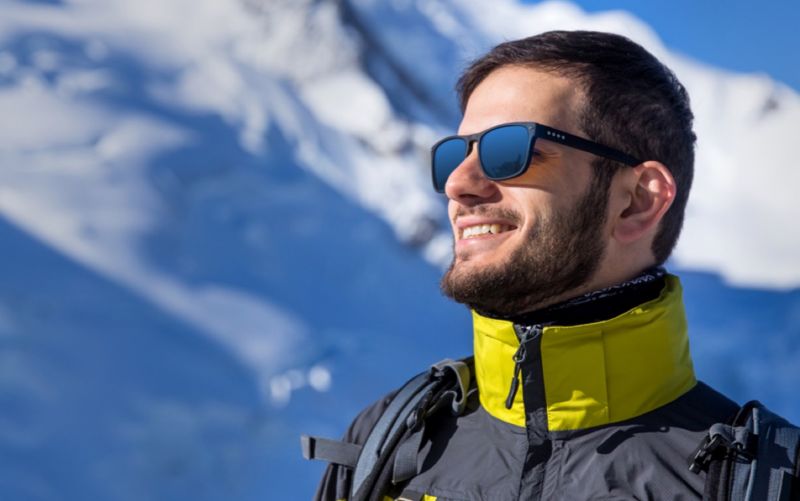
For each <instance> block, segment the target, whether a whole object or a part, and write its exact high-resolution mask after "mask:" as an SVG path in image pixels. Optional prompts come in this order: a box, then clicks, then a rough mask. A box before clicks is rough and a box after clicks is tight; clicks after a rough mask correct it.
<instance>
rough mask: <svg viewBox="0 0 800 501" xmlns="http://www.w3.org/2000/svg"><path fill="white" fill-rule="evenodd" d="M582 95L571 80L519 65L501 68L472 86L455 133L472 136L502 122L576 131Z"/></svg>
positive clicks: (575, 83)
mask: <svg viewBox="0 0 800 501" xmlns="http://www.w3.org/2000/svg"><path fill="white" fill-rule="evenodd" d="M582 104H583V92H582V91H581V89H580V87H579V86H578V84H577V82H576V81H575V80H574V79H571V78H568V77H563V76H559V75H554V74H553V73H547V72H544V71H541V70H537V69H534V68H530V67H523V66H503V67H500V68H498V69H496V70H494V71H492V72H491V73H490V74H489V75H488V76H487V77H486V78H484V80H483V81H482V82H481V83H480V84H478V86H477V87H475V90H474V91H473V92H472V94H471V95H470V97H469V100H468V101H467V106H466V109H465V110H464V118H463V119H462V121H461V126H460V127H459V134H473V133H475V132H480V131H482V130H485V129H488V128H489V127H492V126H494V125H497V124H501V123H506V122H539V123H542V124H545V125H550V126H551V127H555V128H558V129H562V130H566V131H569V132H573V133H575V132H579V130H578V128H577V115H578V111H579V109H580V106H581V105H582Z"/></svg>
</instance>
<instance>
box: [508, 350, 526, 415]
mask: <svg viewBox="0 0 800 501" xmlns="http://www.w3.org/2000/svg"><path fill="white" fill-rule="evenodd" d="M526 355H527V353H526V351H525V345H524V344H522V343H520V345H519V348H517V351H516V353H514V356H513V357H512V359H513V360H514V378H513V379H512V380H511V388H509V390H508V397H506V409H510V408H511V406H512V405H514V397H516V396H517V390H518V389H519V373H520V371H521V370H522V362H523V361H524V360H525V356H526Z"/></svg>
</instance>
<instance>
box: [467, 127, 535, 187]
mask: <svg viewBox="0 0 800 501" xmlns="http://www.w3.org/2000/svg"><path fill="white" fill-rule="evenodd" d="M528 141H529V136H528V128H527V127H525V126H524V125H505V126H503V127H498V128H496V129H492V130H490V131H489V132H487V133H486V134H484V135H483V137H482V138H481V141H480V144H478V155H479V156H480V159H481V165H482V166H483V171H484V173H485V174H486V176H487V177H489V178H490V179H507V178H510V177H514V176H518V175H520V174H522V172H523V171H524V170H525V168H526V167H527V163H528V151H529V149H530V147H529V145H528Z"/></svg>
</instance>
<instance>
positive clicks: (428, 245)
mask: <svg viewBox="0 0 800 501" xmlns="http://www.w3.org/2000/svg"><path fill="white" fill-rule="evenodd" d="M555 28H559V29H572V28H588V29H600V30H609V31H616V32H619V33H622V34H626V35H628V36H630V37H632V38H634V39H635V40H637V41H639V42H640V43H643V44H644V45H645V46H647V47H648V48H650V49H651V50H652V51H653V52H654V53H656V54H657V55H658V56H659V57H661V58H662V59H663V60H664V61H665V62H667V64H669V65H670V66H671V67H673V68H674V69H675V70H676V71H677V73H678V75H679V77H680V78H681V79H682V80H683V81H684V82H685V83H686V84H687V86H688V87H689V90H690V93H691V95H692V98H693V103H694V109H695V112H696V115H697V132H698V135H699V137H700V142H699V147H698V168H697V176H696V181H695V189H694V193H693V197H692V200H691V202H690V209H689V215H688V219H687V224H686V230H685V234H684V238H683V240H682V243H681V244H680V247H679V249H678V252H677V254H676V257H675V263H674V265H675V268H676V269H680V270H685V271H686V272H687V273H685V274H683V277H684V284H685V287H686V296H687V304H688V308H689V315H690V321H691V325H692V329H693V330H692V337H691V339H692V347H693V352H694V354H695V358H696V364H697V366H698V367H697V370H698V373H699V374H700V376H701V377H702V378H704V379H705V380H707V381H708V382H710V383H712V384H714V385H716V386H718V387H719V388H720V389H721V390H723V391H725V392H727V393H729V394H730V395H731V396H733V397H735V398H738V399H740V400H743V399H746V398H756V397H757V398H759V399H761V400H762V401H764V402H766V403H767V404H769V405H771V406H773V407H775V408H776V409H777V410H779V411H781V412H784V413H786V414H787V415H789V416H790V417H792V418H793V419H794V420H795V421H798V420H800V419H799V418H800V404H798V403H797V402H796V401H795V400H794V399H793V398H792V397H793V395H794V389H795V388H796V386H797V383H798V379H800V377H798V376H797V374H796V371H795V370H794V367H795V365H796V361H797V360H798V359H799V358H800V341H798V340H797V339H796V334H797V331H798V326H800V318H799V317H798V311H800V292H799V291H798V290H797V286H798V284H800V262H798V260H797V259H796V257H795V256H797V255H798V251H800V235H798V233H797V232H796V230H791V228H793V227H794V226H793V221H795V220H796V219H797V218H798V216H800V209H798V207H797V205H796V204H794V203H793V200H792V197H791V190H792V189H793V186H794V185H795V184H797V182H798V181H800V178H798V176H800V174H798V172H800V170H798V169H796V168H793V167H792V166H793V165H794V163H795V161H794V159H793V158H791V157H790V154H789V145H790V144H792V143H791V142H790V141H789V133H790V131H793V130H794V128H793V127H792V125H795V126H796V125H797V124H798V120H799V119H800V98H798V94H797V93H796V92H794V91H793V90H791V89H789V88H788V87H785V86H783V85H781V84H779V83H777V82H773V81H771V80H770V79H768V78H767V77H765V76H758V75H734V74H730V73H727V72H724V71H722V70H718V69H713V68H709V67H705V66H702V65H700V64H698V63H696V62H693V61H691V60H689V59H687V58H685V57H683V56H680V55H676V54H672V53H670V52H669V51H668V49H667V48H665V47H663V45H662V44H661V43H660V42H659V40H658V38H657V36H656V35H655V34H654V33H653V32H652V31H651V30H649V29H648V28H647V26H644V25H643V24H641V23H640V22H639V21H638V20H636V19H634V18H631V17H630V16H629V15H627V14H625V13H623V12H614V13H606V14H600V15H587V14H585V13H583V12H582V11H581V10H579V9H578V8H576V7H575V6H573V5H571V4H568V3H562V2H552V3H545V4H541V5H537V6H521V5H517V4H516V3H513V2H511V1H497V2H493V10H492V11H487V10H486V9H485V8H482V7H481V4H478V3H467V2H462V1H455V0H452V1H442V2H421V1H420V2H413V1H411V0H396V1H393V2H382V1H370V0H351V1H345V0H340V1H310V0H301V1H298V0H262V1H258V0H241V1H239V2H233V1H222V0H192V1H190V0H172V1H170V2H156V1H155V0H139V1H136V2H134V1H129V0H128V1H126V0H102V1H101V0H73V1H63V2H62V1H57V0H53V1H35V2H34V1H30V2H22V1H7V2H4V3H2V4H0V113H2V117H3V119H2V121H0V242H2V244H3V248H4V250H5V257H6V259H4V260H3V264H2V276H3V277H4V280H3V281H2V283H0V342H2V344H0V402H2V409H3V412H2V414H0V471H3V474H2V475H0V498H2V499H20V500H23V499H24V500H28V499H32V500H61V499H67V500H85V499H103V500H129V499H154V500H162V499H163V500H167V499H169V500H172V499H176V500H177V499H197V500H204V499H208V500H216V499H242V500H249V499H253V500H255V499H277V498H281V499H307V498H308V497H309V496H310V493H311V492H312V491H313V486H314V484H315V483H316V480H317V478H318V476H319V473H320V471H321V465H312V464H305V463H303V462H302V461H301V460H300V458H299V447H298V438H297V437H298V435H299V433H301V432H311V433H316V434H321V435H328V436H336V435H339V434H340V433H341V432H342V430H343V429H344V427H345V426H346V425H347V423H348V422H349V420H350V418H351V417H352V416H353V415H354V413H355V412H356V411H357V410H358V409H359V408H360V407H362V406H363V405H365V404H366V403H368V402H369V401H371V400H373V399H375V398H377V397H378V396H379V395H381V394H382V393H384V392H386V391H387V390H388V389H390V388H392V387H394V386H396V385H397V384H399V383H401V382H402V381H403V380H404V379H405V378H407V377H408V376H410V375H411V374H412V373H413V372H415V371H417V370H419V369H420V368H422V367H424V366H425V365H426V364H429V363H432V362H434V361H436V360H438V359H441V358H444V357H448V356H449V357H455V356H462V355H464V354H466V353H468V352H469V351H470V348H471V347H470V343H471V339H470V337H469V321H470V319H469V317H468V315H467V312H466V310H465V309H463V308H462V307H460V306H457V305H453V304H451V303H449V302H447V301H446V300H444V299H443V298H442V297H441V296H440V294H439V292H438V286H437V282H438V276H439V273H440V267H441V265H442V264H444V263H446V262H447V261H448V260H449V252H450V250H449V247H450V242H449V236H448V233H447V222H446V218H445V213H444V202H443V200H442V199H441V198H440V197H439V196H437V195H435V194H434V193H433V192H432V190H431V189H430V187H429V175H428V172H427V151H428V148H429V146H430V144H431V143H432V142H433V141H434V140H435V138H437V137H438V136H439V135H440V134H444V133H447V132H449V131H451V130H453V129H454V128H455V127H456V125H457V122H458V119H459V115H458V110H457V108H456V103H455V98H454V96H453V93H452V90H451V89H452V85H453V83H454V81H455V78H456V77H457V75H458V73H459V71H460V70H461V68H463V66H464V65H465V64H466V62H467V61H469V60H470V59H471V58H473V57H475V56H477V55H478V54H479V53H480V52H481V51H483V50H485V49H486V48H488V47H490V46H491V45H492V44H494V43H496V42H498V41H500V40H502V39H507V38H516V37H521V36H526V35H529V34H533V33H536V32H540V31H544V30H548V29H555ZM689 270H696V271H697V272H690V271H689ZM732 283H733V284H737V286H736V287H733V286H731V285H729V284H732ZM765 325H768V326H769V328H768V329H764V326H765ZM732 361H733V362H732ZM776 374H777V375H778V376H779V377H777V378H775V375H776ZM367 375H370V376H372V375H380V377H374V376H373V377H367Z"/></svg>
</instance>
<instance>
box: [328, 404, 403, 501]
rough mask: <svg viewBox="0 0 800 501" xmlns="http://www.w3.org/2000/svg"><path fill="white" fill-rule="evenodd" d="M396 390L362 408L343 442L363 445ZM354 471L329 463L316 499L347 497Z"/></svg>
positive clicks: (340, 498)
mask: <svg viewBox="0 0 800 501" xmlns="http://www.w3.org/2000/svg"><path fill="white" fill-rule="evenodd" d="M395 393H396V392H392V393H390V394H389V395H387V396H385V397H383V398H381V399H380V400H378V401H377V402H375V403H373V404H372V405H370V406H368V407H367V408H365V409H364V410H362V411H361V412H360V413H359V414H358V416H356V418H355V419H354V420H353V422H352V423H351V424H350V427H349V428H347V432H345V434H344V437H343V438H342V441H343V442H349V443H353V444H358V445H363V444H364V443H365V442H366V441H367V437H368V436H369V433H370V431H372V428H373V426H375V423H377V422H378V419H380V417H381V415H382V414H383V411H385V410H386V407H387V406H388V405H389V403H390V402H391V401H392V398H393V397H394V395H395ZM352 477H353V471H352V470H351V469H350V468H347V467H344V466H340V465H335V464H329V465H328V467H327V468H326V469H325V473H324V474H323V475H322V480H321V481H320V483H319V486H318V487H317V493H316V495H315V496H314V500H315V501H338V500H342V499H345V500H346V499H347V497H348V495H349V493H350V483H351V482H352Z"/></svg>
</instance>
